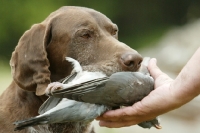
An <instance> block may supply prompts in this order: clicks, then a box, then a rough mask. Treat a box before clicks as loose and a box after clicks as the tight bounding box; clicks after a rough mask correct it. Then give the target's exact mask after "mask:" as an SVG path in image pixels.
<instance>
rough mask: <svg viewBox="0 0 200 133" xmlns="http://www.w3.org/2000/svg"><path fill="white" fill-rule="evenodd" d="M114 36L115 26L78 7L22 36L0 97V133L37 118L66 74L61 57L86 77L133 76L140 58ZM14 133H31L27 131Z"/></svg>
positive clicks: (72, 128)
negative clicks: (90, 74)
mask: <svg viewBox="0 0 200 133" xmlns="http://www.w3.org/2000/svg"><path fill="white" fill-rule="evenodd" d="M117 30H118V29H117V26H116V25H115V24H113V23H112V22H111V21H110V19H108V18H107V17H106V16H105V15H103V14H101V13H100V12H97V11H95V10H92V9H88V8H83V7H62V8H60V9H59V10H57V11H55V12H53V13H51V14H50V15H49V16H48V17H47V18H46V19H45V20H44V21H43V22H42V23H39V24H35V25H33V26H32V27H31V29H30V30H28V31H26V32H25V33H24V35H23V36H22V37H21V39H20V40H19V43H18V45H17V46H16V48H15V50H14V52H13V53H12V57H11V60H10V65H11V69H12V75H13V81H12V82H11V84H10V86H9V87H8V88H7V89H6V90H5V91H4V92H3V93H2V95H1V96H0V133H12V132H14V131H13V129H14V126H13V124H12V123H13V122H14V121H17V120H22V119H25V118H29V117H33V116H36V115H38V113H37V111H38V109H39V107H40V105H41V104H42V103H43V102H44V100H45V99H46V96H45V95H44V93H45V89H46V87H47V85H48V84H49V83H50V82H53V81H57V80H60V79H62V78H64V77H66V76H67V75H69V74H70V72H71V69H72V68H71V65H70V63H68V62H67V61H66V60H65V57H66V56H68V57H72V58H74V59H76V60H78V61H79V62H80V64H81V65H82V66H83V68H84V70H88V71H103V72H105V73H106V74H107V75H110V74H112V73H114V72H118V71H136V70H137V69H138V67H139V66H140V62H141V60H142V58H141V56H140V55H139V54H138V53H137V52H136V51H135V50H133V49H131V48H130V47H129V46H127V45H125V44H124V43H122V42H119V41H118V39H117ZM88 125H89V123H88V124H83V123H81V122H80V123H78V122H77V123H66V124H51V126H50V128H46V129H45V126H36V127H35V129H37V130H38V131H39V132H50V131H51V132H55V133H57V132H59V133H60V131H59V129H61V127H64V128H63V129H64V131H63V132H64V133H65V132H73V133H78V132H89V131H88V130H87V127H88ZM46 127H47V126H46ZM42 128H44V130H42ZM48 130H50V131H48ZM52 130H53V131H52ZM19 132H20V133H30V132H31V130H30V128H28V129H25V130H22V131H19Z"/></svg>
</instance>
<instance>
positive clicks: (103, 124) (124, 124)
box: [99, 121, 135, 128]
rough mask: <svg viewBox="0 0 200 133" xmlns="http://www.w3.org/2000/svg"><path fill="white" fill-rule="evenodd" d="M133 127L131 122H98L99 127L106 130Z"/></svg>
mask: <svg viewBox="0 0 200 133" xmlns="http://www.w3.org/2000/svg"><path fill="white" fill-rule="evenodd" d="M132 125H135V123H134V122H133V121H120V122H111V121H100V122H99V126H101V127H108V128H120V127H128V126H132Z"/></svg>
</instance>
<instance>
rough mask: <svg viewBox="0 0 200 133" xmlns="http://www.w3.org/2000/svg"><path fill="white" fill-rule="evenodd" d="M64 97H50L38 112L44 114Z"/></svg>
mask: <svg viewBox="0 0 200 133" xmlns="http://www.w3.org/2000/svg"><path fill="white" fill-rule="evenodd" d="M61 100H62V98H57V97H49V98H48V99H47V100H46V101H45V102H44V103H43V104H42V105H41V106H40V108H39V110H38V113H39V114H44V113H45V112H47V111H49V110H50V109H52V108H54V107H55V106H57V105H58V104H59V102H60V101H61Z"/></svg>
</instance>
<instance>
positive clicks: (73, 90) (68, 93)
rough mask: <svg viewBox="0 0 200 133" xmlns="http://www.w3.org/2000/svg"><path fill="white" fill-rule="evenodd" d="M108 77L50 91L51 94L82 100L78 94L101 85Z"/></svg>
mask: <svg viewBox="0 0 200 133" xmlns="http://www.w3.org/2000/svg"><path fill="white" fill-rule="evenodd" d="M108 79H109V77H103V78H98V79H94V80H90V81H87V82H83V83H80V84H76V85H73V86H70V87H68V88H66V89H62V90H56V91H54V92H52V96H54V97H60V98H69V99H73V100H77V101H82V100H80V99H79V97H80V96H82V95H84V94H86V93H88V92H91V91H94V90H96V88H97V87H99V86H103V85H104V84H105V82H106V81H107V80H108Z"/></svg>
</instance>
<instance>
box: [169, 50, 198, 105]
mask: <svg viewBox="0 0 200 133" xmlns="http://www.w3.org/2000/svg"><path fill="white" fill-rule="evenodd" d="M170 89H173V90H171V92H173V95H175V98H176V99H177V100H176V101H179V102H180V103H177V104H180V105H182V104H184V103H187V102H189V101H190V100H192V99H193V98H194V97H196V96H197V95H199V94H200V48H198V49H197V51H196V52H195V53H194V55H193V56H192V57H191V59H190V60H189V61H188V62H187V64H186V65H185V66H184V67H183V69H182V70H181V72H180V73H179V75H178V76H177V78H176V79H175V80H174V83H173V84H172V86H171V87H170Z"/></svg>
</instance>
